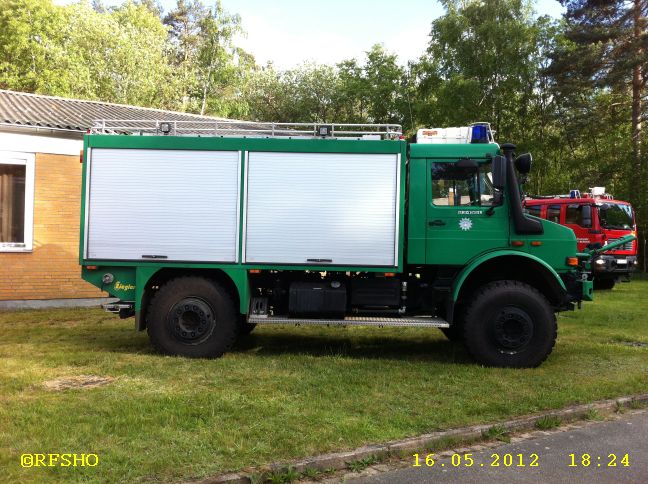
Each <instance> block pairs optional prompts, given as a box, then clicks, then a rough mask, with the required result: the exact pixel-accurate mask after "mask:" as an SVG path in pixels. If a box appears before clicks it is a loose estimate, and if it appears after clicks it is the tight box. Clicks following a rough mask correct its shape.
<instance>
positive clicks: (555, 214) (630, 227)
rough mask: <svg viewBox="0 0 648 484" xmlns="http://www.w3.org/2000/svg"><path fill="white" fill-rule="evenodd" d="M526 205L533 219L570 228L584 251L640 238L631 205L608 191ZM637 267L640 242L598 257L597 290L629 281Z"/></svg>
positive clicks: (537, 200) (532, 201)
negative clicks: (626, 237) (621, 280)
mask: <svg viewBox="0 0 648 484" xmlns="http://www.w3.org/2000/svg"><path fill="white" fill-rule="evenodd" d="M524 204H525V208H526V211H527V212H528V213H529V214H530V215H535V216H536V217H540V218H544V219H547V220H550V221H552V222H555V223H557V224H561V225H565V226H567V227H569V228H571V229H572V230H573V231H574V233H575V234H576V238H577V239H578V249H579V250H581V251H582V250H584V249H585V248H588V247H589V248H592V247H601V246H604V245H606V244H608V243H611V242H613V241H615V240H616V239H618V238H620V237H622V236H624V235H630V234H631V235H636V234H637V225H636V220H635V214H634V210H633V209H632V205H630V204H629V203H628V202H624V201H621V200H615V199H614V197H612V195H610V194H607V193H605V187H593V188H591V189H590V193H586V194H583V195H581V193H580V191H579V190H571V192H570V193H569V194H567V195H549V196H535V197H529V198H527V199H526V200H525V202H524ZM637 263H638V262H637V240H634V241H632V242H628V243H626V244H624V245H622V246H621V247H619V248H618V249H613V250H610V251H609V252H606V253H604V254H601V255H599V256H598V257H597V258H596V259H595V260H594V261H593V263H592V272H593V274H594V285H595V287H596V288H598V289H612V288H613V287H614V284H615V283H616V282H617V281H618V280H619V279H621V278H624V279H625V280H629V279H630V274H631V273H632V271H633V270H634V269H635V267H636V265H637Z"/></svg>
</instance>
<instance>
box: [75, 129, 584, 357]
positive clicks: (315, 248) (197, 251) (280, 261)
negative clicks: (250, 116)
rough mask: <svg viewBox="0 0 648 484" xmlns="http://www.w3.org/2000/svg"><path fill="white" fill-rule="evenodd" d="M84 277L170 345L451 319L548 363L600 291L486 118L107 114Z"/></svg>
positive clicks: (457, 336) (182, 350) (212, 348)
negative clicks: (409, 126)
mask: <svg viewBox="0 0 648 484" xmlns="http://www.w3.org/2000/svg"><path fill="white" fill-rule="evenodd" d="M83 163H84V169H83V193H82V214H81V238H80V263H81V265H82V276H83V278H84V279H85V280H86V281H88V282H90V283H92V284H94V285H95V286H97V287H98V288H101V290H103V291H106V292H107V293H108V294H109V295H110V296H112V297H113V298H117V299H118V300H117V301H116V302H111V303H109V304H106V305H105V309H106V310H108V311H111V312H114V313H118V314H119V315H120V316H121V317H131V316H134V317H135V326H136V329H137V330H147V331H148V334H149V337H150V341H151V343H152V345H153V346H154V347H155V348H156V349H157V350H158V351H160V352H162V353H165V354H170V355H180V356H186V357H195V358H213V357H219V356H221V355H223V353H225V352H226V351H227V350H228V349H230V348H231V347H232V345H234V343H235V341H236V339H237V337H238V336H239V335H241V334H244V333H249V332H250V331H252V330H253V329H254V328H255V326H256V325H259V324H274V325H276V324H281V325H285V324H295V325H307V324H319V325H329V326H332V325H343V326H349V325H366V326H379V327H386V326H403V327H405V326H407V327H419V328H440V329H441V330H442V331H443V332H444V333H445V334H446V336H447V337H448V338H449V339H451V340H456V341H463V342H464V343H465V345H466V347H467V349H468V351H469V352H470V354H471V355H472V356H473V357H474V359H475V360H476V361H477V362H479V363H481V364H484V365H491V366H506V367H534V366H537V365H539V364H541V363H542V362H543V361H544V360H545V359H546V358H547V356H548V355H549V354H550V352H551V351H552V348H553V346H554V343H555V340H556V334H557V325H556V318H555V313H557V312H559V311H565V310H571V309H573V308H574V306H575V305H579V306H580V302H581V301H582V300H592V297H593V295H592V282H591V280H590V274H589V270H588V267H587V263H588V260H589V258H590V254H584V253H578V251H577V247H576V237H575V236H574V233H573V232H572V230H571V229H569V228H567V227H564V226H561V225H558V224H555V223H552V222H549V221H547V220H542V219H540V218H536V217H533V216H530V215H528V214H526V213H524V211H523V208H522V203H521V200H522V194H521V185H522V181H523V180H524V178H525V177H526V174H527V173H528V172H529V171H530V169H531V156H530V155H529V154H523V155H520V156H516V155H515V146H514V145H512V144H504V145H502V146H500V145H498V144H497V143H495V142H494V140H493V136H492V132H491V131H490V128H489V126H488V125H487V124H476V125H472V126H469V127H466V128H457V129H455V130H454V131H452V130H420V131H419V133H418V134H417V136H416V139H413V140H410V142H408V141H406V140H404V139H403V136H402V134H401V129H400V127H399V126H395V125H339V124H329V125H304V124H288V123H243V122H225V121H214V122H213V123H211V122H204V121H196V122H173V121H167V122H165V121H159V120H156V121H134V120H126V121H119V120H108V121H101V122H98V123H97V125H96V126H95V128H94V129H93V130H92V131H91V132H90V133H89V134H88V135H86V137H85V141H84V154H83Z"/></svg>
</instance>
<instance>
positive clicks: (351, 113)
mask: <svg viewBox="0 0 648 484" xmlns="http://www.w3.org/2000/svg"><path fill="white" fill-rule="evenodd" d="M408 94H409V87H408V85H407V75H406V72H405V70H404V68H403V67H401V66H399V65H398V63H397V58H396V55H394V54H391V53H388V52H386V51H385V50H384V49H383V47H382V46H380V45H374V46H373V47H372V48H371V50H369V51H368V52H367V53H366V59H365V61H364V63H363V64H359V63H358V61H357V60H356V59H349V60H345V61H343V62H341V63H340V64H338V65H337V66H336V67H331V66H326V65H318V64H313V63H306V64H302V65H300V66H299V67H296V68H294V69H289V70H286V71H277V70H276V69H275V68H274V67H273V66H272V65H268V66H266V67H264V68H262V69H260V70H258V71H257V72H256V73H255V74H254V75H253V76H252V77H251V80H250V81H249V83H248V85H247V90H246V93H245V98H246V100H247V102H248V105H249V109H250V111H249V117H250V118H251V119H256V120H262V121H283V122H332V121H335V122H340V123H397V124H407V123H408V119H410V118H408V116H407V112H408V103H407V95H408Z"/></svg>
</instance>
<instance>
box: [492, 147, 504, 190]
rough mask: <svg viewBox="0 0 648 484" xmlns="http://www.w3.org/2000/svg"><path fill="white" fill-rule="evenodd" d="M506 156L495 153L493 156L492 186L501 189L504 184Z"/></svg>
mask: <svg viewBox="0 0 648 484" xmlns="http://www.w3.org/2000/svg"><path fill="white" fill-rule="evenodd" d="M506 165H507V163H506V158H505V157H503V156H502V155H497V156H495V157H494V158H493V187H495V188H497V189H498V190H501V189H502V188H504V186H505V185H506Z"/></svg>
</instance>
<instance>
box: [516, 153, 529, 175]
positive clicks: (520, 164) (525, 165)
mask: <svg viewBox="0 0 648 484" xmlns="http://www.w3.org/2000/svg"><path fill="white" fill-rule="evenodd" d="M532 164H533V156H531V153H524V154H523V155H520V156H518V157H517V158H516V159H515V168H517V171H519V172H520V173H521V174H522V175H527V174H528V173H529V172H530V171H531V165H532Z"/></svg>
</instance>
